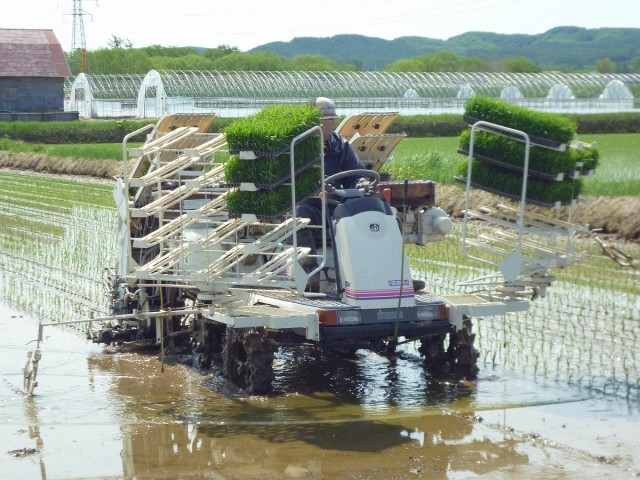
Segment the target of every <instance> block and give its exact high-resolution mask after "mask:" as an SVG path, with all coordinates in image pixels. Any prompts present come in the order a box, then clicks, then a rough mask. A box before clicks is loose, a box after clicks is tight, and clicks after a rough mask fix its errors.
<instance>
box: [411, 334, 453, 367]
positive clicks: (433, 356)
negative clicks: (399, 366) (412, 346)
mask: <svg viewBox="0 0 640 480" xmlns="http://www.w3.org/2000/svg"><path fill="white" fill-rule="evenodd" d="M445 337H446V335H432V336H429V337H423V338H421V339H420V347H418V352H420V355H422V356H423V357H424V363H425V364H426V365H427V366H428V367H435V368H440V367H443V366H444V364H445V363H446V362H447V353H446V351H445V348H444V340H445Z"/></svg>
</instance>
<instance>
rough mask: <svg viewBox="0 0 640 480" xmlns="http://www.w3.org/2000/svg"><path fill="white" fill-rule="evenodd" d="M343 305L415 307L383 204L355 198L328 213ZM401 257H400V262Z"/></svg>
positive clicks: (395, 229)
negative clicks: (331, 220)
mask: <svg viewBox="0 0 640 480" xmlns="http://www.w3.org/2000/svg"><path fill="white" fill-rule="evenodd" d="M333 225H334V229H335V242H336V251H337V255H338V262H337V263H338V268H339V271H340V275H339V278H338V281H340V285H339V287H341V288H342V289H343V290H344V291H343V301H344V302H345V303H348V304H350V305H356V306H359V307H361V308H363V309H378V308H380V309H382V308H397V307H398V304H399V301H398V299H399V297H402V299H401V301H400V307H412V306H415V295H414V291H413V284H412V280H411V270H410V268H409V263H408V262H407V258H406V256H404V249H403V242H402V233H401V231H400V227H399V225H398V222H397V220H396V217H395V215H394V213H393V211H392V209H391V207H390V206H389V204H388V203H385V202H383V201H382V200H380V199H377V198H359V199H355V200H350V201H348V202H346V203H343V204H341V205H338V206H337V207H336V209H335V212H334V214H333ZM403 257H404V258H403Z"/></svg>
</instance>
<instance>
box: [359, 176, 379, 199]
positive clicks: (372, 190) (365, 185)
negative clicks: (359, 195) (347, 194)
mask: <svg viewBox="0 0 640 480" xmlns="http://www.w3.org/2000/svg"><path fill="white" fill-rule="evenodd" d="M356 188H358V189H364V194H365V196H367V197H375V196H376V195H377V194H378V188H377V186H376V185H372V182H371V181H370V180H368V179H366V178H361V179H360V180H358V183H357V184H356Z"/></svg>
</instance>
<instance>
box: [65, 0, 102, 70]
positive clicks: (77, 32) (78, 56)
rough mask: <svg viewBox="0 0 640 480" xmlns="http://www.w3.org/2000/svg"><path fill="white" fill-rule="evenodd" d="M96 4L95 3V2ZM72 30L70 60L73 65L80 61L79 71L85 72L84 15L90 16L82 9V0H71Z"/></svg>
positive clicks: (86, 66) (86, 68) (86, 64)
mask: <svg viewBox="0 0 640 480" xmlns="http://www.w3.org/2000/svg"><path fill="white" fill-rule="evenodd" d="M96 4H97V3H96ZM70 15H72V16H73V30H72V32H71V51H70V52H69V53H70V54H71V61H72V63H73V65H72V70H74V68H73V67H76V66H77V64H78V62H80V66H81V71H82V72H86V71H87V70H88V68H89V66H88V63H87V41H86V38H85V34H84V17H85V15H89V16H91V14H90V13H86V12H85V11H84V10H83V9H82V0H73V13H71V14H70Z"/></svg>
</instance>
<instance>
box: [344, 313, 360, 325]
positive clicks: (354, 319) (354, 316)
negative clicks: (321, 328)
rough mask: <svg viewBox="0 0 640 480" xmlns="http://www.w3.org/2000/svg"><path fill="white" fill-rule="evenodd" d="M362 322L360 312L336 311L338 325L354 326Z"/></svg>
mask: <svg viewBox="0 0 640 480" xmlns="http://www.w3.org/2000/svg"><path fill="white" fill-rule="evenodd" d="M361 321H362V316H361V315H360V310H338V324H340V325H354V324H356V323H360V322H361Z"/></svg>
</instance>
